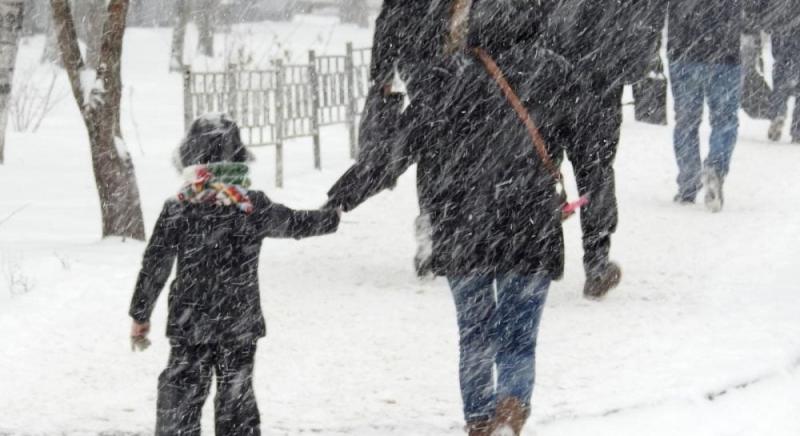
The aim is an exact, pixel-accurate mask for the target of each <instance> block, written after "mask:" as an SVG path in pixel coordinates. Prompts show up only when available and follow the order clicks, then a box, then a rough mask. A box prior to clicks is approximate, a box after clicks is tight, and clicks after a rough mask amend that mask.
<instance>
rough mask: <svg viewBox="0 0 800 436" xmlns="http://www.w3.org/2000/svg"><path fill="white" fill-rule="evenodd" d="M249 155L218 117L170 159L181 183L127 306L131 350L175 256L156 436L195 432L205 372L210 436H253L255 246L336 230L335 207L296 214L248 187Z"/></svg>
mask: <svg viewBox="0 0 800 436" xmlns="http://www.w3.org/2000/svg"><path fill="white" fill-rule="evenodd" d="M248 157H249V154H248V152H247V150H246V149H245V147H244V146H243V144H242V141H241V139H240V136H239V129H238V127H237V126H236V124H235V123H234V122H233V121H231V120H230V119H229V118H228V117H227V116H225V115H222V114H209V115H206V116H204V117H201V118H198V119H197V120H195V121H194V122H193V123H192V126H191V128H190V130H189V132H188V134H187V136H186V138H185V139H184V140H183V142H182V143H181V145H180V148H179V149H178V151H177V153H176V156H175V161H176V162H175V163H176V166H178V167H179V168H180V169H182V170H183V175H184V176H185V178H186V181H187V183H186V185H185V186H184V188H183V189H182V190H181V191H180V192H179V193H178V195H177V198H173V199H170V200H167V202H166V203H165V204H164V208H163V210H162V212H161V215H160V216H159V218H158V221H157V222H156V226H155V230H154V231H153V235H152V236H151V238H150V242H149V244H148V246H147V249H146V250H145V253H144V260H143V262H142V269H141V272H140V273H139V278H138V280H137V283H136V289H135V291H134V294H133V301H131V307H130V316H131V317H132V318H133V328H132V331H131V338H132V341H133V344H134V345H135V346H136V345H138V346H139V348H146V346H147V344H148V341H147V334H148V332H149V329H150V323H149V319H150V315H151V313H152V311H153V306H154V305H155V302H156V299H157V298H158V295H159V293H160V292H161V289H162V288H163V287H164V284H165V282H166V280H167V278H168V277H169V275H170V272H171V270H172V264H173V262H174V260H175V258H176V257H177V260H178V268H177V272H176V274H175V280H174V281H173V282H172V285H171V286H170V293H169V300H168V301H169V309H168V310H169V315H168V320H167V336H168V337H169V339H170V344H171V346H172V349H171V352H170V356H169V362H168V364H167V368H166V369H165V370H164V372H162V373H161V376H160V377H159V380H158V404H157V408H158V413H157V420H156V434H157V435H178V434H180V435H199V434H200V413H201V409H202V406H203V403H204V402H205V399H206V396H207V395H208V391H209V386H210V383H211V378H212V374H215V375H216V377H217V384H216V386H217V395H216V398H215V401H214V406H215V421H216V434H217V435H218V436H221V435H258V434H260V430H259V422H260V419H259V413H258V408H257V406H256V399H255V396H254V393H253V386H252V377H253V363H254V355H255V351H256V341H257V340H258V339H259V338H260V337H262V336H264V335H265V324H264V317H263V315H262V312H261V300H260V295H259V287H258V255H259V252H260V251H261V240H262V239H263V238H266V237H278V238H280V237H292V238H297V239H299V238H305V237H309V236H317V235H324V234H327V233H332V232H334V231H335V230H336V228H337V227H338V224H339V211H338V210H333V209H331V210H320V211H295V210H292V209H289V208H288V207H286V206H283V205H280V204H277V203H273V202H272V201H270V200H269V198H267V196H266V195H264V193H263V192H261V191H251V190H248V189H247V187H248V186H249V184H250V181H249V179H248V174H247V173H248V168H247V164H246V163H245V162H246V161H247V160H248Z"/></svg>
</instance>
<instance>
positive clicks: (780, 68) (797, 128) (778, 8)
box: [764, 0, 800, 143]
mask: <svg viewBox="0 0 800 436" xmlns="http://www.w3.org/2000/svg"><path fill="white" fill-rule="evenodd" d="M764 25H765V27H766V30H767V31H768V32H770V34H771V35H772V57H773V58H774V59H775V62H774V64H773V67H772V83H773V89H774V90H773V92H772V98H771V100H770V114H769V115H770V119H771V120H772V122H771V124H770V126H769V132H768V137H769V139H770V140H771V141H779V140H780V139H781V134H782V132H783V126H784V123H785V122H786V111H787V102H788V100H789V98H790V97H796V96H797V91H798V83H800V2H799V1H797V0H771V1H770V5H769V8H767V9H766V14H765V16H764ZM790 132H791V137H792V142H793V143H800V105H798V104H797V103H795V107H794V114H793V116H792V124H791V129H790Z"/></svg>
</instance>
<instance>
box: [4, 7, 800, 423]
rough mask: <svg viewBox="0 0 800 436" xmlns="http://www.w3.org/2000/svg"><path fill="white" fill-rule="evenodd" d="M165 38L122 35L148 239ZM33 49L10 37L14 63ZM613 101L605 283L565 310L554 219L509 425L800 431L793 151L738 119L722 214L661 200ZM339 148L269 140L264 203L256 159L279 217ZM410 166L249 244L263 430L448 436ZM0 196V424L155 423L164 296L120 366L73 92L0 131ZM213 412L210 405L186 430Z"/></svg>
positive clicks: (137, 247)
mask: <svg viewBox="0 0 800 436" xmlns="http://www.w3.org/2000/svg"><path fill="white" fill-rule="evenodd" d="M234 33H235V34H238V35H245V36H246V37H241V38H240V39H242V40H244V39H246V40H247V41H250V44H251V45H252V46H253V47H256V49H255V51H257V52H256V53H255V55H256V56H261V55H263V56H269V55H270V53H272V54H274V53H281V52H283V51H284V50H290V52H292V53H299V54H297V55H294V56H299V58H300V59H302V58H303V56H304V54H303V53H305V50H307V49H308V48H315V49H317V50H320V51H321V52H341V51H343V49H344V43H345V42H346V41H349V40H350V41H354V42H355V43H356V45H357V46H367V45H369V37H370V32H368V31H365V30H359V29H356V28H354V27H349V26H339V25H337V24H336V22H335V21H333V20H330V19H320V18H301V19H299V20H296V21H295V22H293V23H290V24H281V25H274V26H273V25H269V24H265V25H260V26H253V27H249V28H246V29H237V31H236V32H234ZM169 37H170V35H169V31H166V30H158V31H154V30H145V29H132V30H130V31H129V34H128V36H127V37H126V43H125V54H124V81H125V84H126V90H125V93H124V102H123V104H124V108H123V116H122V122H123V129H124V133H125V136H126V138H127V141H128V148H129V150H130V151H131V154H132V156H133V159H134V161H135V164H136V169H137V177H138V179H139V184H140V190H141V194H142V200H143V203H144V212H145V219H146V223H147V226H148V229H149V228H150V227H151V226H152V225H153V223H154V220H155V218H156V216H157V213H158V211H159V210H160V207H161V203H162V202H163V200H164V199H165V198H167V197H168V196H170V195H172V194H174V193H175V192H176V190H177V189H178V187H179V184H180V181H179V178H178V175H177V174H176V173H175V171H174V170H173V169H172V168H171V166H170V162H169V156H170V153H171V152H172V150H173V148H174V146H175V144H176V143H177V141H178V140H179V138H180V136H181V134H182V115H181V110H182V109H181V102H182V99H181V79H180V77H179V76H178V75H174V74H173V75H169V74H168V73H167V66H168V49H169ZM276 41H277V42H276ZM278 42H279V43H278ZM41 44H42V39H41V38H33V39H30V40H27V41H26V42H25V44H24V45H23V47H22V49H21V53H20V56H21V59H20V62H21V64H22V65H23V66H21V67H20V70H19V71H26V70H25V68H26V67H24V65H33V64H34V60H35V59H37V58H38V54H39V51H40V50H41ZM189 46H191V45H189ZM63 79H64V78H63V77H61V78H60V81H59V82H58V83H59V86H61V87H62V90H66V86H67V85H66V81H65V80H63ZM626 111H627V112H626V122H625V126H624V129H623V138H622V145H621V147H620V151H619V158H618V161H617V177H618V190H619V200H620V213H621V220H620V228H619V232H618V234H617V236H616V237H615V239H614V248H613V255H614V257H615V258H616V259H617V260H619V261H620V262H621V264H622V265H623V267H624V270H625V277H624V281H623V283H622V284H621V286H620V287H619V288H618V289H617V290H615V291H614V292H613V293H612V294H611V295H610V296H609V297H608V298H607V299H606V300H605V301H603V302H601V303H596V302H589V301H586V300H584V299H582V298H581V294H580V290H581V287H582V282H583V272H582V268H581V263H580V257H581V250H580V230H579V227H578V221H577V220H575V219H573V220H571V221H570V222H568V223H567V224H566V237H567V273H566V277H565V279H564V280H562V281H560V282H558V283H555V284H554V285H553V286H552V288H551V293H550V296H549V300H548V304H547V308H546V311H545V314H544V319H543V322H542V330H541V335H540V343H539V349H538V357H539V360H538V366H537V369H538V370H537V379H538V381H537V385H536V392H535V394H534V395H535V397H534V410H533V416H532V419H531V422H530V425H529V426H528V429H527V430H526V433H525V434H526V435H533V434H538V435H540V436H542V435H544V436H551V435H552V436H572V435H576V436H578V435H589V434H592V435H615V436H616V435H637V436H638V435H665V436H666V435H669V436H674V435H703V436H705V435H720V436H722V435H725V436H728V435H747V436H752V435H759V436H761V435H767V436H771V435H776V436H792V435H798V434H800V284H798V279H797V274H798V267H799V266H800V245H798V241H799V240H800V220H798V217H799V216H800V188H798V186H800V172H798V171H797V167H798V163H799V162H800V146H796V145H789V144H788V143H780V144H773V143H768V142H766V140H765V139H764V138H765V136H766V128H767V125H766V123H765V122H758V121H753V120H750V119H748V118H742V129H741V140H740V142H739V145H738V147H737V150H736V153H735V156H734V161H733V169H732V172H731V175H730V177H729V179H728V182H727V185H726V201H727V203H726V206H725V210H724V211H723V212H722V213H721V214H717V215H712V214H710V213H707V212H706V211H705V210H704V209H703V207H702V205H697V206H687V207H681V206H676V205H675V204H673V203H672V201H671V198H672V195H673V194H674V191H675V186H674V182H673V179H674V173H675V164H674V158H673V154H672V148H671V130H670V128H667V127H653V126H646V125H642V124H637V123H634V122H633V121H632V116H631V115H632V114H631V113H630V108H629V107H628V108H626ZM707 132H708V131H707V129H705V130H704V136H706V135H707ZM346 138H347V135H346V134H345V131H344V129H343V128H339V127H333V128H330V129H329V130H326V131H325V134H324V137H323V168H324V170H323V171H322V172H317V171H314V170H313V169H312V168H313V166H312V162H313V161H312V158H311V143H310V141H305V140H303V141H296V142H294V143H291V144H290V145H289V146H287V150H286V155H287V169H286V175H287V183H286V188H285V189H282V190H277V189H275V188H274V186H273V184H272V180H273V169H272V152H271V150H269V149H263V150H258V151H257V154H258V157H259V158H260V159H259V161H258V162H256V163H255V164H254V165H253V172H254V178H255V182H256V186H257V187H261V188H263V189H264V190H266V191H267V192H268V194H269V195H271V196H272V197H273V198H275V199H278V200H280V201H282V202H285V203H287V204H289V205H291V206H296V207H316V206H318V205H320V204H322V202H323V201H324V199H325V195H324V193H325V192H326V190H327V188H328V187H329V186H330V184H331V183H332V182H333V181H334V180H335V179H336V178H337V176H338V175H339V174H340V173H341V172H342V171H344V169H345V168H346V167H347V165H348V163H349V161H348V158H347V155H348V146H347V140H346ZM412 172H413V171H411V172H409V174H406V175H405V176H404V177H403V178H402V179H401V181H400V183H399V186H398V187H397V189H395V190H394V191H391V192H386V193H383V194H381V195H379V196H378V197H376V198H375V199H373V200H372V201H370V202H368V203H366V204H365V205H364V206H362V207H361V208H360V209H358V210H357V211H355V212H354V213H352V214H349V215H347V216H346V217H345V221H344V222H343V224H342V226H341V228H340V231H339V233H337V234H336V235H333V236H329V237H324V238H316V239H310V240H304V241H299V242H298V241H284V240H274V241H268V242H267V243H265V245H264V252H263V254H262V262H263V264H262V266H261V274H262V280H263V281H262V291H263V300H264V307H265V310H266V313H267V317H268V323H269V335H268V337H267V338H266V339H265V340H263V341H261V342H260V349H259V352H258V358H257V367H256V381H255V383H256V394H257V397H258V401H259V406H260V409H261V414H262V420H263V432H264V434H266V435H297V434H321V435H359V436H360V435H364V436H366V435H409V436H416V435H458V434H461V432H462V430H461V425H462V423H461V412H460V407H461V406H460V397H459V391H458V380H457V371H456V370H457V337H456V326H455V314H454V309H453V307H452V302H451V298H450V294H449V291H448V288H447V286H446V284H445V283H444V281H442V280H435V281H429V282H420V281H418V280H417V279H416V278H415V276H414V273H413V269H412V262H411V257H412V256H413V252H414V239H413V236H412V230H411V229H412V222H413V218H414V216H415V215H416V199H415V189H414V177H413V174H411V173H412ZM0 186H3V187H4V189H3V194H2V195H0V270H1V271H0V434H10V435H27V434H35V435H39V434H42V435H43V434H47V435H50V434H63V435H83V434H106V435H109V434H148V433H152V429H153V426H154V420H155V396H156V390H155V388H156V378H157V376H158V373H159V372H160V371H161V370H162V368H163V366H164V365H165V364H166V358H167V353H168V348H169V347H168V343H167V340H166V339H165V338H163V336H162V334H161V332H163V329H164V323H165V316H166V315H165V304H164V303H165V298H163V295H162V298H161V300H160V301H159V303H158V306H157V309H156V312H155V314H154V317H153V323H154V334H153V340H154V345H153V347H152V348H151V349H150V350H148V351H146V352H145V353H141V354H134V353H132V352H131V351H130V348H129V342H128V338H127V335H128V329H129V324H130V321H129V319H128V318H127V315H126V313H127V306H128V303H129V301H130V296H131V292H132V287H133V284H134V280H135V276H136V274H137V272H138V264H139V261H140V256H141V253H142V251H143V249H144V244H143V243H140V242H131V241H127V242H123V241H120V240H113V239H112V240H101V239H100V237H99V232H100V219H99V207H98V200H97V195H96V191H95V188H94V183H93V177H92V173H91V165H90V158H89V147H88V140H87V137H86V133H85V130H84V128H83V125H82V123H81V121H80V118H79V114H78V112H77V110H76V108H75V105H74V102H73V101H72V100H71V96H68V97H67V98H65V99H64V100H63V101H61V102H60V103H59V105H58V106H57V107H56V108H55V109H54V111H53V113H52V114H51V116H49V117H48V118H47V119H46V120H45V121H44V123H43V125H42V127H41V129H40V130H39V131H38V132H37V133H35V134H34V133H11V134H10V135H9V137H8V144H7V159H6V164H5V165H3V166H0ZM164 295H166V293H164ZM211 417H212V408H211V407H210V402H209V404H207V407H206V409H205V415H204V418H203V419H204V425H205V429H206V434H211V431H212V430H211V429H212V428H213V425H212V418H211Z"/></svg>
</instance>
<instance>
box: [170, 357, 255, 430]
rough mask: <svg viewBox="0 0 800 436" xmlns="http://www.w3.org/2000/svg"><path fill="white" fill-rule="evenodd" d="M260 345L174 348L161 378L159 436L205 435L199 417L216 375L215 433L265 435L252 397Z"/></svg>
mask: <svg viewBox="0 0 800 436" xmlns="http://www.w3.org/2000/svg"><path fill="white" fill-rule="evenodd" d="M255 351H256V344H255V342H253V343H246V344H225V345H222V344H208V345H185V344H178V343H175V342H173V343H172V351H171V352H170V355H169V363H168V364H167V368H166V369H165V370H164V372H162V373H161V376H159V378H158V406H157V407H158V415H157V419H156V435H157V436H167V435H170V436H175V435H180V436H200V415H201V411H202V408H203V403H205V400H206V397H207V396H208V391H209V388H210V386H211V377H212V376H213V375H216V379H217V395H216V397H215V398H214V418H215V434H216V435H217V436H229V435H237V436H238V435H248V436H254V435H256V436H257V435H260V434H261V431H260V429H259V425H260V417H259V413H258V407H257V406H256V397H255V395H254V392H253V385H252V380H253V361H254V356H255Z"/></svg>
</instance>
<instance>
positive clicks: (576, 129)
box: [566, 86, 622, 277]
mask: <svg viewBox="0 0 800 436" xmlns="http://www.w3.org/2000/svg"><path fill="white" fill-rule="evenodd" d="M576 103H577V104H576V105H575V108H576V109H575V115H576V116H575V117H574V118H573V129H572V130H573V132H572V133H573V138H572V141H571V142H572V144H570V145H569V146H567V147H566V149H567V157H568V158H569V160H570V162H572V167H573V169H574V170H575V179H576V181H577V184H578V192H579V193H580V195H582V196H583V195H586V196H588V197H589V204H587V205H586V206H583V207H582V208H581V229H582V230H583V265H584V268H585V270H586V274H587V276H590V277H591V276H596V275H597V274H600V273H601V272H602V271H603V270H604V269H605V267H606V265H607V264H608V257H609V251H610V250H611V235H612V234H613V233H614V232H615V231H616V229H617V195H616V187H615V181H614V159H615V158H616V155H617V146H618V145H619V135H620V128H621V126H622V86H613V87H611V88H608V87H595V88H593V89H583V90H581V91H580V92H579V93H578V97H577V102H576Z"/></svg>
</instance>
